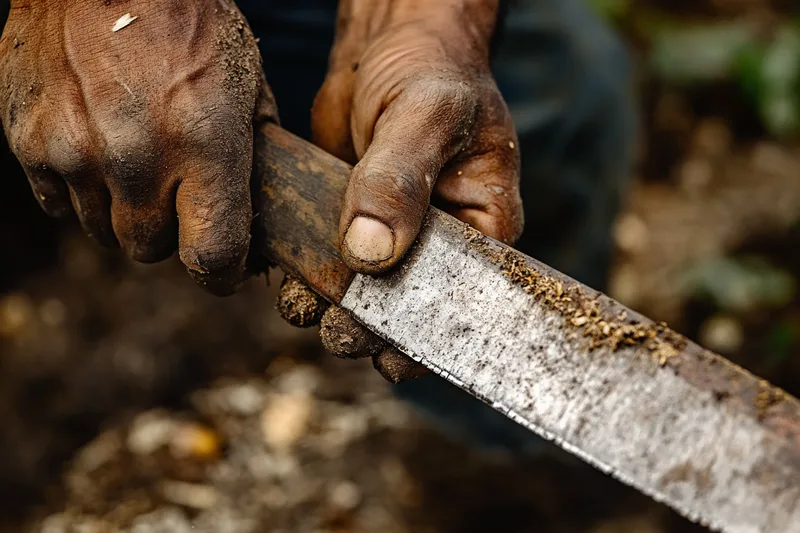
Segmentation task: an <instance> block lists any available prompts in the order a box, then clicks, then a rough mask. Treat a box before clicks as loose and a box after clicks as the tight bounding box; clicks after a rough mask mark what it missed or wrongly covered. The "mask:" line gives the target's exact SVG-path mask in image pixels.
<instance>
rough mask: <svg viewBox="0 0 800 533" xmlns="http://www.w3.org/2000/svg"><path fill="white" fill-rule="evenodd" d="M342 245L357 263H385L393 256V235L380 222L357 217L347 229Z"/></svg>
mask: <svg viewBox="0 0 800 533" xmlns="http://www.w3.org/2000/svg"><path fill="white" fill-rule="evenodd" d="M344 245H345V246H346V247H347V251H348V252H349V253H350V255H352V256H353V257H354V258H355V259H358V260H359V261H365V262H369V263H375V262H378V261H385V260H387V259H389V258H390V257H392V255H393V254H394V233H393V232H392V228H390V227H389V226H387V225H386V224H384V223H383V222H381V221H380V220H375V219H374V218H369V217H365V216H358V217H356V218H354V219H353V221H352V222H351V223H350V227H349V228H348V229H347V234H346V235H345V236H344Z"/></svg>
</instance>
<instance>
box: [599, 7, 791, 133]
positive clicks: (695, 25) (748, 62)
mask: <svg viewBox="0 0 800 533" xmlns="http://www.w3.org/2000/svg"><path fill="white" fill-rule="evenodd" d="M586 1H587V2H588V3H589V4H590V5H591V7H592V8H593V9H595V10H596V11H597V12H598V13H600V14H601V16H603V17H605V18H606V19H608V20H609V21H611V22H612V23H613V24H615V25H616V26H617V27H618V28H619V29H620V30H621V31H622V33H623V34H626V35H627V37H628V38H630V39H632V40H633V41H634V42H636V43H639V44H642V45H643V46H644V51H645V52H646V57H645V58H644V65H645V67H646V68H648V72H647V74H648V75H650V76H651V77H655V78H656V79H660V80H663V81H665V82H668V83H674V84H680V85H698V84H703V83H711V82H720V81H731V82H734V83H738V84H739V85H740V86H741V88H742V92H743V95H744V96H745V97H746V98H747V101H748V102H749V103H750V104H751V105H752V106H753V109H754V111H755V112H756V113H757V114H758V116H759V117H760V119H761V121H762V123H763V125H764V127H765V129H766V130H767V131H768V132H769V133H770V134H771V135H773V136H775V137H777V138H779V139H788V138H795V137H800V21H797V20H789V19H787V20H786V21H785V22H784V23H783V25H781V26H780V27H779V28H778V29H777V30H775V31H774V32H772V34H771V35H769V36H766V37H765V36H764V35H763V31H762V30H761V29H759V28H758V27H757V26H756V24H755V23H753V22H752V21H749V20H746V19H743V20H738V21H730V20H720V21H714V20H705V21H703V22H698V21H697V20H694V19H686V18H681V17H680V15H679V14H678V13H674V12H671V11H669V10H668V9H666V8H661V9H659V8H657V7H654V6H653V4H651V3H634V2H633V1H632V0H586Z"/></svg>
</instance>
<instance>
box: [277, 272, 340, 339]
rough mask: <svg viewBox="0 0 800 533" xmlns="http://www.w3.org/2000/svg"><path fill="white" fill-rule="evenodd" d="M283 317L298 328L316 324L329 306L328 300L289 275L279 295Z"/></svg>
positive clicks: (280, 311) (279, 309) (279, 307)
mask: <svg viewBox="0 0 800 533" xmlns="http://www.w3.org/2000/svg"><path fill="white" fill-rule="evenodd" d="M277 307H278V312H279V313H280V315H281V317H282V318H283V319H284V320H285V321H286V322H288V323H289V324H291V325H292V326H295V327H298V328H308V327H311V326H316V325H318V324H319V323H320V320H322V315H323V313H324V312H325V310H326V309H327V308H328V302H327V301H326V300H325V299H324V298H323V297H322V296H320V295H319V294H317V293H316V292H314V291H313V290H312V289H311V288H310V287H309V286H308V285H306V284H305V283H303V282H302V281H301V280H300V279H298V278H296V277H294V276H289V275H287V276H286V277H285V278H283V283H282V284H281V290H280V294H279V295H278V305H277Z"/></svg>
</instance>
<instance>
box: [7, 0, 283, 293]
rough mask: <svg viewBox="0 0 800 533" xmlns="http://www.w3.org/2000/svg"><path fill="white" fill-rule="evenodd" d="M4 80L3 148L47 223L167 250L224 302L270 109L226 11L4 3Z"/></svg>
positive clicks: (252, 51)
mask: <svg viewBox="0 0 800 533" xmlns="http://www.w3.org/2000/svg"><path fill="white" fill-rule="evenodd" d="M125 13H130V15H131V16H132V17H136V18H135V19H133V20H132V21H130V19H128V22H129V23H128V24H127V25H124V24H123V22H122V21H124V20H125V19H121V18H120V17H122V16H123V15H125ZM118 21H120V22H118ZM115 23H117V24H116V25H117V26H123V27H122V28H118V27H117V28H116V29H117V30H118V31H113V29H114V28H115ZM0 81H2V84H1V85H0V115H1V116H2V124H3V128H4V129H5V132H6V135H7V136H8V139H9V145H10V146H11V149H12V150H13V151H14V153H15V154H16V155H17V157H18V158H19V160H20V162H21V163H22V166H23V168H24V169H25V172H26V174H27V175H28V178H29V180H30V183H31V187H32V188H33V192H34V194H35V195H36V198H37V199H38V200H39V202H40V203H41V205H42V207H43V208H44V210H45V211H46V212H47V213H49V214H51V215H55V216H61V215H65V214H67V213H69V212H71V211H72V210H73V209H74V211H75V213H77V215H78V218H79V219H80V222H81V224H82V225H83V227H84V229H85V231H86V232H87V233H88V234H89V235H91V236H92V237H94V238H95V239H97V240H98V241H100V242H101V243H103V244H105V245H116V244H117V243H118V244H119V245H121V246H122V248H123V249H124V250H125V252H126V253H127V254H128V255H129V256H130V257H132V258H133V259H135V260H138V261H143V262H153V261H158V260H161V259H164V258H166V257H168V256H170V255H171V254H172V253H173V252H174V250H175V248H176V246H177V247H178V249H179V255H180V258H181V260H182V261H183V263H184V264H185V265H186V267H187V268H188V269H189V272H190V273H191V274H192V276H193V277H195V278H196V279H197V280H198V281H199V282H200V283H201V284H202V285H204V286H207V288H209V289H210V290H212V291H213V292H216V293H219V294H227V293H230V292H232V291H233V289H234V288H235V286H236V285H237V284H238V283H239V282H240V281H241V280H242V279H243V277H244V270H245V260H246V257H247V253H248V249H249V242H250V222H251V218H252V207H251V202H250V172H251V162H252V157H253V153H252V152H253V128H254V121H255V122H256V123H259V122H261V121H264V120H276V109H275V105H274V102H273V99H272V96H271V94H270V92H269V89H268V87H267V86H266V83H265V81H264V76H263V73H262V70H261V61H260V56H259V53H258V48H257V46H256V43H255V39H254V38H253V36H252V34H251V32H250V29H249V28H248V26H247V24H246V22H245V21H244V19H243V18H242V16H241V14H240V13H239V11H238V10H237V9H236V7H235V5H234V3H233V2H232V1H226V0H176V1H173V2H169V3H168V7H165V6H164V5H162V3H160V2H149V1H147V0H131V1H129V2H126V3H125V4H124V7H120V4H118V3H112V2H105V3H103V2H94V1H88V0H37V1H36V2H23V1H21V0H20V1H14V2H12V6H11V13H10V17H9V19H8V22H7V24H6V28H5V31H4V34H3V37H2V41H0Z"/></svg>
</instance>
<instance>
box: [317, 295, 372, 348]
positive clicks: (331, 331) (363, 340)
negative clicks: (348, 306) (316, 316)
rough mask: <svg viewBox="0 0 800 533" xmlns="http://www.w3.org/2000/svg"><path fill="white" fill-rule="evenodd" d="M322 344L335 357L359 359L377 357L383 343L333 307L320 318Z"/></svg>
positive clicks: (347, 313)
mask: <svg viewBox="0 0 800 533" xmlns="http://www.w3.org/2000/svg"><path fill="white" fill-rule="evenodd" d="M319 334H320V337H322V344H323V345H324V346H325V348H327V349H328V351H330V352H331V353H332V354H333V355H335V356H336V357H342V358H346V359H360V358H362V357H372V356H374V355H377V354H378V353H379V352H380V351H381V350H382V349H383V347H384V345H385V343H384V342H383V340H381V339H380V338H379V337H378V336H376V335H375V334H374V333H372V332H371V331H369V330H368V329H366V328H364V326H362V325H361V324H359V323H358V322H357V321H356V320H355V319H354V318H353V317H352V315H351V314H350V313H349V312H348V311H345V310H344V309H342V308H341V307H337V306H333V307H331V308H330V309H328V311H327V312H326V313H325V315H324V316H323V317H322V323H321V324H320V332H319Z"/></svg>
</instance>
